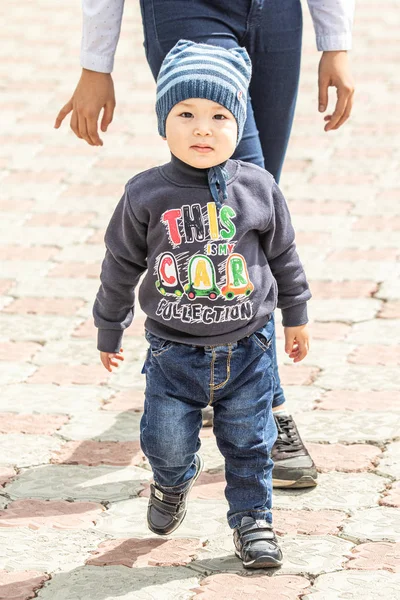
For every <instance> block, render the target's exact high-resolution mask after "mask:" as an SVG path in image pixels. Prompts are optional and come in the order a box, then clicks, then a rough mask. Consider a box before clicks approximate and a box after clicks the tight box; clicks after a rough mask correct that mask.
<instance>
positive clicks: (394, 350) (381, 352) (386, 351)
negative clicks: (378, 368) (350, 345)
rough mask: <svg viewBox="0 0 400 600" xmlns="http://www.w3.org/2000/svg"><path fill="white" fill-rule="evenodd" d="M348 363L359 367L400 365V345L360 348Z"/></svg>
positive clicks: (373, 345)
mask: <svg viewBox="0 0 400 600" xmlns="http://www.w3.org/2000/svg"><path fill="white" fill-rule="evenodd" d="M348 361H349V362H350V363H353V364H359V365H383V366H385V365H388V366H389V365H400V345H397V346H395V345H393V346H384V345H379V344H371V345H368V346H367V345H365V346H358V348H357V349H356V350H355V351H354V352H353V353H352V354H351V355H350V356H349V358H348ZM399 404H400V403H399Z"/></svg>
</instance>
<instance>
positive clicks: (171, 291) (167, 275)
mask: <svg viewBox="0 0 400 600" xmlns="http://www.w3.org/2000/svg"><path fill="white" fill-rule="evenodd" d="M157 270H158V280H157V281H156V288H157V289H158V291H159V292H160V294H162V295H163V296H166V295H167V294H168V295H172V296H178V297H180V296H183V285H182V284H181V282H180V280H179V270H178V265H177V262H176V259H175V256H174V255H173V254H170V253H169V252H164V254H162V255H161V256H160V260H159V261H158V269H157Z"/></svg>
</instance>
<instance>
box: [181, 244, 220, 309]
mask: <svg viewBox="0 0 400 600" xmlns="http://www.w3.org/2000/svg"><path fill="white" fill-rule="evenodd" d="M188 280H189V281H188V283H187V284H186V285H185V292H186V295H187V297H188V298H189V300H194V299H195V298H198V297H199V296H207V297H208V298H210V300H215V299H216V298H218V296H219V295H220V291H219V288H218V287H217V284H216V283H215V269H214V265H213V263H212V262H211V260H210V259H209V257H208V256H205V255H204V254H197V255H196V256H192V258H191V259H190V261H189V265H188Z"/></svg>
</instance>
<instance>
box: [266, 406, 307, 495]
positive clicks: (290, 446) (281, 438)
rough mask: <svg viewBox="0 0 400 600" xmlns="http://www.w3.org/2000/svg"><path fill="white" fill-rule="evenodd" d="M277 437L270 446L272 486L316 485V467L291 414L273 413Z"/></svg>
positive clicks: (302, 486) (297, 486) (300, 486)
mask: <svg viewBox="0 0 400 600" xmlns="http://www.w3.org/2000/svg"><path fill="white" fill-rule="evenodd" d="M274 419H275V423H276V426H277V428H278V437H277V440H276V442H275V444H274V446H273V448H272V453H271V454H272V460H273V461H274V468H273V471H272V484H273V486H274V488H306V487H315V486H316V485H317V477H318V473H317V469H316V467H315V464H314V461H313V459H312V458H311V456H310V455H309V453H308V450H307V448H306V447H305V446H304V444H303V442H302V440H301V437H300V435H299V432H298V430H297V427H296V423H295V422H294V420H293V417H292V416H291V415H274Z"/></svg>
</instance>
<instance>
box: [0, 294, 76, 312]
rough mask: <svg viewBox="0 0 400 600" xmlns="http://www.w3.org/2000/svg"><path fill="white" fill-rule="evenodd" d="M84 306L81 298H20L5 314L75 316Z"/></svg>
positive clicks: (5, 310)
mask: <svg viewBox="0 0 400 600" xmlns="http://www.w3.org/2000/svg"><path fill="white" fill-rule="evenodd" d="M83 305H84V302H83V300H80V299H79V298H19V299H17V300H14V301H13V302H12V303H11V304H9V305H8V306H7V307H6V308H5V309H4V311H3V312H5V313H10V314H14V315H64V316H73V315H75V314H76V313H77V311H78V309H79V308H81V307H82V306H83Z"/></svg>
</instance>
